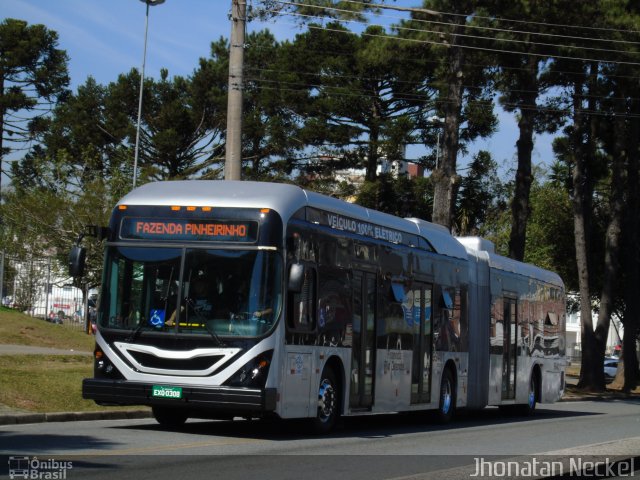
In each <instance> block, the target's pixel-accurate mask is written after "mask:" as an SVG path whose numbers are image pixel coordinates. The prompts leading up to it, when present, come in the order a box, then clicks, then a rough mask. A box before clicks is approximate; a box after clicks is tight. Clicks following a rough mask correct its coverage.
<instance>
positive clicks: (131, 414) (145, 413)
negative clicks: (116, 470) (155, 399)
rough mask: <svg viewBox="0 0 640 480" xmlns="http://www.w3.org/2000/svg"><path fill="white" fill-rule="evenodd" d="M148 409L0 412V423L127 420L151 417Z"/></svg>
mask: <svg viewBox="0 0 640 480" xmlns="http://www.w3.org/2000/svg"><path fill="white" fill-rule="evenodd" d="M151 417H152V414H151V411H149V410H115V411H105V412H52V413H11V414H1V413H0V425H19V424H20V425H21V424H26V423H48V422H78V421H91V420H129V419H138V418H151Z"/></svg>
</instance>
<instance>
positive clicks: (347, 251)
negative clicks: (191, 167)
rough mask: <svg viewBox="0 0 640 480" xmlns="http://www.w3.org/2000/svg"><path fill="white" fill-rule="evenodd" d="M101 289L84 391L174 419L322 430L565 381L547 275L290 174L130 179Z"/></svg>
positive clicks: (532, 400) (523, 406)
mask: <svg viewBox="0 0 640 480" xmlns="http://www.w3.org/2000/svg"><path fill="white" fill-rule="evenodd" d="M80 250H81V249H79V248H78V249H75V251H74V255H72V256H73V257H74V258H81V257H82V255H81V254H79V251H80ZM72 264H73V262H72ZM78 266H79V265H78V264H77V263H76V264H73V265H72V267H73V268H74V269H76V270H77V268H78ZM101 291H102V294H101V300H100V303H99V311H98V330H97V334H96V348H95V371H94V378H90V379H85V380H84V382H83V396H84V397H85V398H89V399H93V400H95V401H96V402H97V403H99V404H109V405H113V404H117V405H149V406H151V407H152V409H153V413H154V416H155V418H156V420H157V421H158V422H159V423H160V424H163V425H167V426H175V425H179V424H181V423H183V422H184V421H185V420H186V419H187V418H189V417H194V418H233V417H245V418H250V417H265V416H276V417H279V418H309V419H310V422H311V423H312V424H313V426H314V427H315V429H316V430H317V431H320V432H324V431H328V430H329V429H331V428H332V427H333V426H334V424H335V422H336V420H337V418H338V417H339V416H341V415H343V416H350V415H362V414H367V413H382V412H409V411H417V410H435V411H437V415H438V416H439V418H440V419H441V420H442V421H443V422H446V421H448V420H450V419H451V417H452V416H453V415H454V412H455V410H456V409H458V408H483V407H485V406H487V405H498V406H500V407H504V408H517V409H518V410H521V411H522V412H523V413H526V414H530V413H532V412H533V410H534V408H535V406H536V403H537V402H553V401H555V400H557V399H559V398H560V396H561V395H562V393H563V389H564V367H565V360H564V359H565V345H564V334H565V300H564V288H563V284H562V281H561V279H560V278H559V277H558V276H557V275H556V274H554V273H551V272H548V271H545V270H542V269H540V268H537V267H534V266H532V265H528V264H523V263H519V262H515V261H513V260H509V259H506V258H504V257H501V256H499V255H496V254H495V253H494V252H493V248H492V245H491V243H490V242H488V241H486V240H482V239H479V238H460V239H456V238H454V237H452V236H451V235H450V234H449V233H448V231H447V230H446V229H444V228H442V227H439V226H437V225H434V224H431V223H428V222H425V221H423V220H419V219H414V218H409V219H402V218H398V217H394V216H391V215H387V214H384V213H380V212H377V211H373V210H370V209H367V208H363V207H360V206H357V205H353V204H350V203H346V202H343V201H341V200H337V199H335V198H330V197H327V196H323V195H320V194H317V193H314V192H310V191H306V190H303V189H301V188H299V187H296V186H292V185H283V184H270V183H254V182H232V181H180V182H158V183H151V184H147V185H144V186H142V187H140V188H137V189H135V190H133V191H132V192H131V193H130V194H128V195H127V196H125V197H124V198H123V199H122V200H121V201H120V202H119V203H118V204H117V206H116V207H115V209H114V211H113V215H112V217H111V221H110V225H109V229H108V238H107V243H106V255H105V268H104V277H103V285H102V290H101ZM197 296H199V297H200V298H196V297H197Z"/></svg>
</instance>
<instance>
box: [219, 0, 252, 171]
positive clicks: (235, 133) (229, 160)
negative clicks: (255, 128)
mask: <svg viewBox="0 0 640 480" xmlns="http://www.w3.org/2000/svg"><path fill="white" fill-rule="evenodd" d="M246 2H247V0H232V1H231V44H230V46H229V87H228V90H229V97H228V100H227V144H226V153H225V162H224V178H225V180H240V177H241V172H242V93H243V92H242V89H243V78H242V74H243V72H242V71H243V68H244V32H245V26H246V20H247V3H246Z"/></svg>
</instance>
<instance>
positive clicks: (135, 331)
mask: <svg viewBox="0 0 640 480" xmlns="http://www.w3.org/2000/svg"><path fill="white" fill-rule="evenodd" d="M146 323H147V322H146V321H144V320H141V321H140V323H139V324H138V326H137V327H136V328H134V329H133V330H131V333H130V334H129V336H128V337H127V338H125V339H124V341H125V342H127V343H131V342H133V341H134V340H135V339H136V337H137V336H138V335H139V334H140V332H141V331H142V329H143V328H144V327H146Z"/></svg>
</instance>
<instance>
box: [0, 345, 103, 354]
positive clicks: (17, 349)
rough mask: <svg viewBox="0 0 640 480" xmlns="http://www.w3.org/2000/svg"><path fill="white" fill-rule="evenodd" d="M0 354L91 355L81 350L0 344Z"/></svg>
mask: <svg viewBox="0 0 640 480" xmlns="http://www.w3.org/2000/svg"><path fill="white" fill-rule="evenodd" d="M0 355H91V352H87V351H83V350H73V349H69V350H62V349H59V348H48V347H32V346H29V345H6V344H0Z"/></svg>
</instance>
